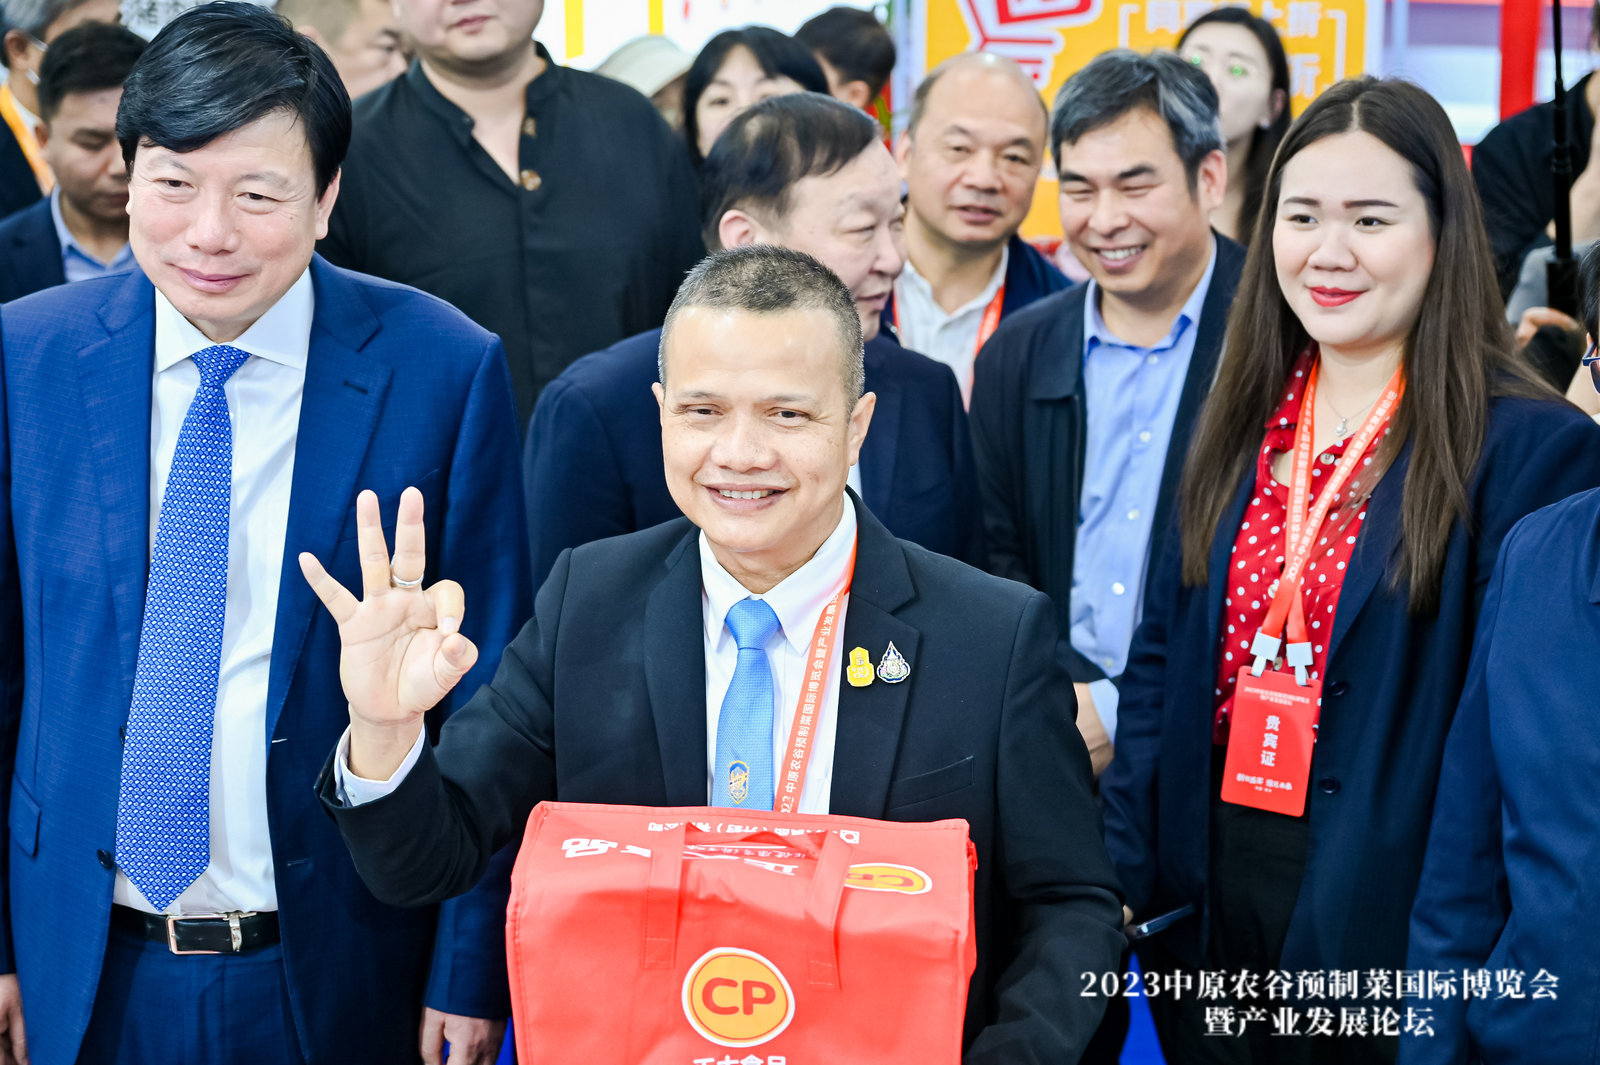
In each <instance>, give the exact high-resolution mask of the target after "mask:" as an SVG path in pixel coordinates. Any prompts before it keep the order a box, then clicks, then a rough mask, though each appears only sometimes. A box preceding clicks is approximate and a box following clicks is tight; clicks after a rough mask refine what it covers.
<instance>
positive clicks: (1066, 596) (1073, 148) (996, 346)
mask: <svg viewBox="0 0 1600 1065" xmlns="http://www.w3.org/2000/svg"><path fill="white" fill-rule="evenodd" d="M1170 58H1171V57H1159V56H1139V55H1136V54H1134V53H1132V52H1111V53H1107V54H1106V55H1105V56H1102V57H1100V58H1099V59H1097V60H1095V62H1094V63H1092V64H1090V66H1088V67H1085V68H1084V69H1083V70H1082V71H1080V72H1079V73H1077V74H1075V75H1074V76H1073V77H1072V78H1070V79H1069V80H1068V82H1067V84H1066V85H1065V86H1063V88H1062V92H1061V94H1060V96H1058V97H1057V101H1056V108H1055V113H1054V115H1053V116H1052V118H1051V141H1052V151H1053V152H1054V155H1055V159H1056V169H1057V171H1058V173H1059V174H1060V175H1061V220H1062V229H1063V232H1064V233H1065V234H1066V238H1067V240H1068V241H1069V242H1071V244H1072V247H1073V250H1074V252H1075V253H1076V254H1077V257H1078V258H1079V260H1081V261H1082V262H1084V263H1085V264H1087V266H1088V268H1089V271H1090V273H1091V275H1092V280H1090V281H1089V282H1088V283H1086V284H1084V285H1079V286H1077V287H1075V288H1071V289H1068V290H1067V291H1065V292H1060V293H1056V294H1055V295H1052V296H1047V297H1045V298H1044V299H1042V300H1040V301H1039V302H1037V303H1035V304H1033V305H1032V306H1031V307H1027V308H1025V309H1024V310H1022V311H1020V312H1018V313H1017V314H1016V315H1015V316H1013V317H1011V318H1010V319H1008V320H1006V321H1004V322H1002V323H1001V325H1000V328H999V329H998V330H997V331H996V332H995V335H994V337H993V338H992V339H991V340H990V341H989V343H988V344H987V345H986V346H985V347H984V349H983V353H982V355H981V356H980V357H979V359H978V361H977V369H976V382H975V385H974V388H973V399H972V412H971V413H972V433H973V447H974V451H975V453H976V455H977V459H978V473H979V480H980V484H981V485H982V492H983V509H984V525H985V531H986V532H987V534H988V548H989V561H990V570H991V572H993V573H996V574H998V575H999V576H1002V577H1010V578H1011V579H1012V580H1018V581H1022V582H1023V583H1025V584H1029V585H1032V586H1033V587H1035V588H1038V589H1039V590H1040V591H1043V592H1045V593H1047V594H1048V595H1049V596H1050V598H1051V600H1052V601H1053V602H1054V603H1055V606H1056V612H1057V619H1058V621H1059V624H1060V627H1061V632H1062V634H1063V636H1064V637H1065V639H1064V640H1063V643H1062V648H1061V651H1062V654H1063V657H1064V658H1065V660H1066V662H1067V668H1068V671H1069V672H1070V673H1071V674H1072V679H1073V680H1074V681H1076V682H1078V725H1079V728H1080V729H1082V730H1083V732H1084V736H1085V739H1086V740H1087V742H1088V743H1089V748H1090V754H1091V757H1093V759H1094V761H1095V765H1096V771H1097V772H1098V771H1099V770H1100V769H1103V768H1104V766H1105V764H1106V763H1108V762H1109V761H1110V758H1111V740H1112V738H1113V737H1114V735H1115V730H1116V701H1117V691H1116V687H1115V685H1114V681H1113V680H1109V679H1107V678H1115V677H1117V676H1118V675H1119V674H1120V673H1121V672H1122V667H1123V665H1124V664H1125V663H1126V661H1127V650H1128V646H1129V644H1130V642H1131V640H1132V637H1133V629H1134V627H1135V626H1136V625H1137V622H1138V603H1139V600H1140V598H1141V596H1140V592H1141V589H1142V588H1143V585H1144V574H1145V570H1146V568H1147V565H1148V563H1149V561H1150V560H1152V559H1155V558H1158V557H1159V554H1160V551H1161V547H1162V543H1163V537H1164V534H1165V532H1166V529H1167V526H1168V525H1169V524H1170V522H1171V520H1172V502H1173V497H1174V496H1175V495H1176V493H1177V486H1178V475H1179V472H1180V471H1181V470H1182V468H1183V457H1184V454H1185V452H1186V450H1187V448H1188V442H1189V435H1190V432H1191V430H1192V429H1193V426H1194V420H1195V415H1196V414H1197V413H1198V411H1199V409H1200V404H1201V402H1202V401H1203V400H1204V399H1205V395H1206V392H1207V391H1208V390H1209V389H1210V387H1211V381H1212V379H1213V378H1214V377H1215V374H1216V361H1217V355H1218V353H1219V352H1220V351H1221V349H1222V332H1223V326H1224V324H1225V323H1226V320H1227V316H1228V306H1229V304H1230V302H1231V301H1232V297H1233V291H1234V289H1235V287H1236V286H1237V284H1238V280H1239V272H1240V270H1241V269H1242V268H1243V265H1244V251H1243V249H1241V248H1240V247H1239V246H1238V245H1236V244H1234V243H1233V242H1231V241H1229V240H1227V239H1226V238H1223V237H1219V236H1217V235H1215V234H1214V233H1213V232H1212V230H1211V228H1210V225H1209V223H1208V221H1207V216H1208V215H1209V213H1210V211H1211V210H1212V209H1213V208H1214V207H1215V206H1216V204H1218V203H1220V202H1221V200H1222V194H1223V191H1224V188H1225V184H1226V181H1227V162H1226V157H1225V156H1224V155H1223V152H1222V150H1221V147H1222V142H1221V132H1220V127H1219V126H1218V123H1217V104H1216V93H1215V90H1214V89H1212V88H1211V85H1210V82H1208V81H1207V80H1206V78H1205V77H1204V75H1201V74H1199V73H1198V72H1197V71H1195V70H1193V69H1192V68H1190V67H1188V66H1187V65H1186V64H1182V65H1180V64H1175V63H1171V62H1167V61H1166V60H1167V59H1170ZM1091 301H1093V302H1092V304H1091ZM1086 321H1087V323H1088V327H1087V328H1086Z"/></svg>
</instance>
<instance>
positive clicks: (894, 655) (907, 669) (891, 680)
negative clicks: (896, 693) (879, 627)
mask: <svg viewBox="0 0 1600 1065" xmlns="http://www.w3.org/2000/svg"><path fill="white" fill-rule="evenodd" d="M909 676H911V663H909V662H907V661H906V659H905V656H904V655H902V654H901V653H900V652H899V651H897V650H895V647H894V641H893V640H890V641H889V649H888V650H887V651H885V652H883V657H882V658H881V659H879V660H878V679H879V680H881V681H883V682H884V683H885V684H899V683H900V682H901V681H903V680H905V679H906V678H907V677H909Z"/></svg>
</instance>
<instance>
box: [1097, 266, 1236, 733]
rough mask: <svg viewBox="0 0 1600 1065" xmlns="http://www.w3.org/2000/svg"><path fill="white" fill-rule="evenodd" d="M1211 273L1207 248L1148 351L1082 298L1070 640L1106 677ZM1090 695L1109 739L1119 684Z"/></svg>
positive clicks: (1128, 625) (1133, 598)
mask: <svg viewBox="0 0 1600 1065" xmlns="http://www.w3.org/2000/svg"><path fill="white" fill-rule="evenodd" d="M1216 268H1217V253H1216V245H1215V241H1213V244H1212V250H1211V261H1210V262H1209V263H1207V264H1206V272H1205V274H1204V275H1203V276H1202V277H1201V278H1200V283H1199V284H1198V285H1196V286H1195V289H1194V291H1193V292H1192V293H1190V294H1189V299H1188V301H1187V302H1185V303H1184V305H1183V309H1182V310H1180V311H1179V312H1178V317H1177V318H1176V319H1174V321H1173V323H1172V329H1171V330H1170V331H1168V333H1167V335H1166V337H1165V338H1163V339H1162V340H1161V341H1160V342H1158V343H1156V344H1154V345H1152V346H1150V347H1141V346H1139V345H1137V344H1129V343H1128V342H1127V341H1125V340H1122V339H1121V338H1119V337H1117V336H1116V335H1115V334H1113V333H1112V332H1111V331H1110V330H1109V329H1107V328H1106V323H1105V319H1103V318H1102V317H1101V316H1100V289H1099V286H1098V285H1096V284H1095V282H1094V281H1092V280H1091V281H1090V282H1089V290H1088V292H1087V294H1086V295H1085V298H1084V315H1085V316H1084V327H1083V387H1084V393H1085V403H1086V406H1087V409H1088V422H1089V427H1088V447H1087V450H1086V453H1085V456H1084V466H1083V492H1082V495H1081V497H1080V498H1079V501H1078V542H1077V550H1076V552H1075V553H1074V555H1073V564H1072V614H1071V622H1072V624H1071V631H1070V638H1071V640H1072V646H1073V647H1075V648H1076V649H1077V650H1078V652H1079V653H1080V654H1082V655H1083V656H1084V657H1086V658H1088V659H1090V660H1091V661H1093V662H1094V663H1095V665H1097V666H1099V667H1100V668H1101V669H1103V670H1105V673H1106V676H1107V677H1117V676H1120V675H1121V674H1122V671H1123V668H1124V667H1125V666H1126V665H1127V661H1128V646H1129V644H1130V643H1132V641H1133V630H1134V629H1135V628H1136V627H1137V626H1138V624H1139V606H1140V603H1141V601H1142V600H1143V598H1144V578H1145V569H1146V565H1147V562H1148V556H1149V552H1150V532H1151V528H1152V522H1153V521H1154V520H1155V511H1156V499H1157V497H1158V496H1159V494H1160V491H1161V473H1162V470H1163V469H1164V468H1165V466H1166V461H1167V445H1168V444H1169V443H1170V442H1171V439H1172V423H1173V421H1174V420H1175V419H1176V418H1177V415H1178V401H1179V400H1180V399H1181V398H1182V395H1183V382H1184V379H1185V378H1186V377H1187V376H1188V373H1189V360H1190V358H1191V357H1192V356H1193V355H1194V343H1195V337H1196V335H1197V334H1198V333H1199V328H1198V324H1199V321H1200V308H1201V307H1202V306H1203V305H1204V303H1205V300H1206V292H1207V291H1208V290H1209V289H1210V288H1211V275H1212V274H1213V273H1214V272H1215V271H1216ZM1089 694H1090V695H1091V697H1092V698H1093V699H1094V705H1095V710H1096V712H1097V713H1099V715H1100V720H1101V722H1102V723H1103V724H1104V725H1105V728H1106V734H1107V735H1108V736H1110V737H1111V738H1112V739H1113V740H1114V739H1115V738H1116V730H1117V688H1116V685H1115V684H1114V683H1113V682H1112V681H1111V680H1097V681H1094V682H1093V683H1091V684H1090V685H1089Z"/></svg>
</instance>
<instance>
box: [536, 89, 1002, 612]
mask: <svg viewBox="0 0 1600 1065" xmlns="http://www.w3.org/2000/svg"><path fill="white" fill-rule="evenodd" d="M700 176H701V203H702V205H703V207H704V215H703V220H704V236H705V240H706V246H707V247H709V248H711V249H713V250H718V249H722V248H731V247H738V246H740V245H746V244H775V245H781V246H784V247H790V248H795V249H797V250H799V251H804V252H806V253H808V254H810V255H812V256H814V257H816V258H817V259H818V260H819V261H820V262H822V263H823V265H825V266H827V267H828V268H829V269H831V270H833V271H834V272H835V273H836V274H838V275H839V277H840V278H841V279H843V280H844V282H845V284H846V285H848V286H849V287H850V290H851V293H852V295H853V296H854V297H855V302H856V309H857V310H858V311H859V312H860V313H861V325H862V332H863V334H864V335H865V337H866V338H867V345H866V372H867V385H866V387H867V390H868V391H870V392H873V393H875V394H876V395H877V397H878V406H877V413H876V414H875V415H874V416H873V432H872V434H871V435H870V436H868V437H867V442H866V444H865V445H864V446H863V448H862V451H861V462H860V464H859V466H857V467H855V468H852V470H851V476H850V484H851V487H853V488H855V489H856V490H857V492H859V493H860V495H861V498H862V500H863V501H864V502H865V503H866V505H867V507H868V508H869V509H870V510H871V511H872V513H873V514H874V515H875V516H876V517H877V518H878V520H879V521H881V522H883V523H884V525H886V526H887V527H888V528H889V531H890V532H892V533H894V535H896V536H898V537H900V538H902V539H905V540H910V541H912V542H913V543H917V544H920V545H921V546H923V547H926V548H928V549H929V550H931V551H937V552H939V553H941V554H946V555H951V556H953V557H955V558H958V559H961V560H962V561H964V562H968V563H970V564H972V565H978V566H981V565H982V564H983V557H984V556H983V528H982V521H981V512H980V509H979V504H978V495H977V475H976V472H975V470H974V467H973V461H972V445H971V442H970V438H969V436H968V432H967V419H966V412H965V411H964V410H963V408H962V403H961V390H960V388H959V387H957V384H956V380H955V377H954V375H953V374H951V372H950V371H949V370H948V369H947V368H946V367H944V366H942V365H940V364H939V363H936V362H934V361H933V360H932V359H929V358H926V357H924V356H922V355H919V354H917V353H915V352H911V351H907V350H906V349H904V348H902V347H901V346H900V344H899V343H898V342H897V341H896V340H895V339H894V338H893V337H892V336H889V335H887V334H885V333H882V332H880V331H879V322H880V317H881V315H882V313H883V309H884V305H885V303H886V302H887V301H888V299H889V297H890V296H891V294H892V292H893V286H894V279H895V277H896V276H898V275H899V273H900V270H901V267H903V266H904V265H905V244H904V238H903V236H902V233H901V229H902V223H903V219H904V214H905V212H904V209H903V208H902V207H901V205H900V177H899V174H898V173H897V172H896V170H895V164H894V160H893V158H892V157H891V156H890V155H889V152H888V150H887V149H886V148H884V146H883V144H882V142H881V141H880V140H879V131H878V129H877V127H876V126H875V125H874V124H873V122H872V120H871V119H869V118H868V117H867V116H866V115H864V114H862V113H861V112H859V111H857V110H855V109H854V108H851V107H849V106H847V105H845V104H841V103H839V102H838V101H836V100H832V99H830V98H829V97H825V96H820V95H817V94H812V93H796V94H793V95H789V96H780V97H777V98H774V99H771V100H766V101H763V102H762V103H760V104H757V105H756V106H755V107H752V108H751V109H750V110H748V111H746V112H745V113H744V114H742V115H740V116H739V118H737V119H735V120H734V122H733V124H732V125H730V126H729V127H728V129H727V130H726V131H724V132H723V134H722V136H721V137H719V138H718V139H717V143H716V146H715V147H714V148H712V150H711V154H710V156H709V157H708V158H707V159H706V161H705V166H704V168H703V169H702V171H701V175H700ZM660 346H661V330H659V329H654V330H651V331H650V332H648V333H641V334H640V335H639V336H636V337H630V338H629V339H627V340H624V341H622V342H621V343H620V344H616V345H613V346H612V347H610V348H607V349H606V350H604V351H600V352H596V353H594V354H592V355H588V356H585V357H584V358H582V359H579V360H578V361H577V362H575V363H574V364H573V365H572V366H570V367H569V368H568V369H567V370H566V371H565V372H563V373H562V374H561V376H560V377H558V378H556V379H555V381H553V382H552V383H551V384H550V385H549V386H548V387H546V389H545V390H544V392H543V394H542V395H541V396H540V398H539V403H538V406H537V407H536V408H535V409H534V412H533V420H532V422H531V423H530V424H529V427H528V439H527V450H526V454H525V457H524V465H523V468H524V471H525V477H526V487H527V500H528V522H529V527H530V529H531V531H532V544H533V574H534V579H535V580H537V581H541V582H542V581H543V580H544V578H545V576H546V575H547V574H548V573H549V572H550V567H551V566H552V565H553V564H554V562H555V560H556V556H557V555H559V554H560V553H561V552H562V551H563V550H565V549H566V548H569V547H577V546H578V545H579V544H585V543H589V542H590V541H592V540H599V539H602V538H604V537H607V536H619V535H621V534H623V533H628V532H634V531H635V530H638V529H646V528H649V527H650V526H652V525H659V524H660V523H661V522H664V521H670V520H672V519H673V518H676V517H678V516H679V515H680V514H681V511H679V509H678V507H677V505H676V504H675V503H674V502H673V501H672V496H671V494H670V493H669V492H668V491H667V481H666V474H665V473H664V471H663V468H662V460H661V433H660V425H659V423H660V411H659V409H658V408H657V406H656V401H655V396H654V395H653V394H652V393H651V391H650V386H651V385H653V384H655V383H656V379H657V366H656V358H657V354H658V351H659V348H660Z"/></svg>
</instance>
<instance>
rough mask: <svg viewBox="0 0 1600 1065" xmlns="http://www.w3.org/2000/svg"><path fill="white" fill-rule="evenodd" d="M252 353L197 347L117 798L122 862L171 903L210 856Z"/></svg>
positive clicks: (155, 557)
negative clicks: (237, 451)
mask: <svg viewBox="0 0 1600 1065" xmlns="http://www.w3.org/2000/svg"><path fill="white" fill-rule="evenodd" d="M249 357H250V355H249V353H248V352H244V351H240V350H239V349H238V348H230V347H227V346H226V345H218V346H216V347H210V348H206V349H205V350H203V351H197V352H195V354H194V362H195V365H196V366H198V367H199V368H200V387H199V388H198V389H197V390H196V391H195V394H194V401H193V402H191V403H190V404H189V411H188V413H187V414H185V415H184V418H183V428H182V429H181V430H179V432H178V444H177V449H176V451H174V452H173V456H172V470H171V472H170V473H169V474H168V476H167V489H166V492H165V494H164V495H163V496H162V499H161V517H160V519H159V520H158V521H157V523H156V544H155V550H154V551H153V552H152V553H151V557H150V583H149V587H148V588H147V590H146V594H145V605H144V625H143V628H142V629H141V630H140V632H139V664H138V667H137V670H136V672H135V673H134V679H133V708H132V710H131V711H130V712H129V714H128V728H127V738H126V740H125V741H124V745H123V752H122V789H121V796H120V798H119V801H118V805H117V864H118V866H120V867H121V869H122V871H123V873H125V874H126V875H127V877H128V879H129V880H130V881H132V882H133V885H134V886H135V887H137V888H138V889H139V891H140V892H141V893H142V894H143V895H144V897H145V898H146V899H148V900H149V901H150V904H151V905H152V906H154V907H155V908H156V909H157V910H165V909H166V908H167V907H168V906H170V905H171V904H172V902H173V900H175V899H176V898H177V897H178V896H179V895H181V894H182V893H183V891H184V889H185V888H187V887H188V886H189V885H190V884H192V883H194V881H195V879H196V878H197V877H199V876H200V874H201V873H203V872H205V870H206V866H207V865H209V864H210V863H211V726H212V721H213V719H214V718H215V716H216V709H217V672H218V670H219V668H220V666H221V661H222V619H223V613H224V609H225V607H226V605H227V598H228V503H229V499H230V496H231V489H232V482H233V426H232V424H231V423H230V422H229V420H228V398H227V396H226V395H225V394H224V393H223V391H222V386H223V384H224V383H225V382H226V381H227V380H228V378H229V377H232V376H233V372H234V371H235V370H237V369H238V368H239V367H240V366H241V365H242V364H243V363H244V361H245V360H246V359H248V358H249Z"/></svg>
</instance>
